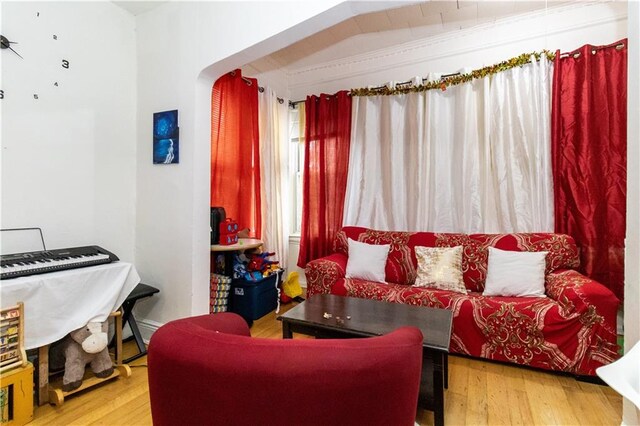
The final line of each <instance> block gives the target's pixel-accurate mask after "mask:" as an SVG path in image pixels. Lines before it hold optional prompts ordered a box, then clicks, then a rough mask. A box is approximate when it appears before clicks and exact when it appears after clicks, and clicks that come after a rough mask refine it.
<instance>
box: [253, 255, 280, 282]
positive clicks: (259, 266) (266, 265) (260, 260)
mask: <svg viewBox="0 0 640 426" xmlns="http://www.w3.org/2000/svg"><path fill="white" fill-rule="evenodd" d="M271 256H275V253H260V254H250V255H249V264H248V265H247V270H248V271H258V272H260V273H261V274H263V275H264V276H265V277H266V276H268V275H271V274H266V275H265V272H267V270H270V269H271V266H272V265H278V262H277V261H273V260H268V259H267V258H268V257H271ZM277 269H280V268H279V267H276V270H277Z"/></svg>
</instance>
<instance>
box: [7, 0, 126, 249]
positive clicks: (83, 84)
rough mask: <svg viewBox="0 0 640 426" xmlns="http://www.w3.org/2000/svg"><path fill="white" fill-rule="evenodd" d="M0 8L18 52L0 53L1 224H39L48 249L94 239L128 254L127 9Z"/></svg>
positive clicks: (81, 5)
mask: <svg viewBox="0 0 640 426" xmlns="http://www.w3.org/2000/svg"><path fill="white" fill-rule="evenodd" d="M0 7H1V9H0V10H1V12H2V34H3V35H5V36H7V37H9V38H10V39H13V40H15V41H17V42H18V43H19V44H16V45H14V48H15V49H16V51H18V52H19V53H20V54H21V55H22V56H23V58H24V59H20V58H19V57H17V56H16V55H14V54H13V53H12V52H10V51H8V50H2V52H1V60H2V83H1V84H0V86H1V87H0V89H2V90H4V99H3V100H1V101H0V107H1V108H2V112H1V116H2V123H1V127H2V130H1V132H2V133H1V134H2V150H0V151H1V153H0V156H1V164H2V171H1V174H2V218H1V226H2V227H3V228H12V227H29V226H36V227H42V228H43V232H44V236H45V241H46V243H47V248H60V247H72V246H80V245H85V244H98V245H100V246H102V247H104V248H106V249H108V250H111V251H113V252H114V253H116V254H117V255H118V256H119V257H120V258H121V259H123V260H128V261H133V246H134V238H135V234H134V218H135V191H136V186H135V179H136V172H135V155H136V144H135V125H136V122H135V118H136V109H135V104H136V100H135V84H136V83H135V32H134V24H135V21H134V19H133V17H132V16H131V15H129V14H128V13H126V12H125V11H124V10H122V9H120V8H118V7H116V6H114V5H113V4H111V3H110V2H102V3H95V2H86V3H70V2H44V3H32V2H2V3H1V6H0ZM38 13H39V14H40V15H39V16H37V14H38ZM54 34H55V35H56V36H57V37H58V39H57V40H54V39H53V35H54ZM62 59H67V60H68V61H69V62H70V67H69V69H63V68H62V66H61V64H62ZM55 82H58V86H57V87H56V86H54V83H55ZM34 94H37V95H38V99H37V100H36V99H34V97H33V95H34Z"/></svg>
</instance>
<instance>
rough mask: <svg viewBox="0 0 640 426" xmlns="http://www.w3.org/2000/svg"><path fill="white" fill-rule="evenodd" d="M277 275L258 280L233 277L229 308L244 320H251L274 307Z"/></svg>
mask: <svg viewBox="0 0 640 426" xmlns="http://www.w3.org/2000/svg"><path fill="white" fill-rule="evenodd" d="M279 275H280V274H273V275H270V276H268V277H266V278H263V279H262V280H259V281H248V280H245V279H242V278H239V279H234V280H233V281H232V283H231V294H230V297H231V300H230V309H229V310H230V311H231V312H235V313H237V314H239V315H241V316H242V317H243V318H244V319H245V320H249V321H253V320H257V319H258V318H261V317H263V316H265V315H266V314H268V313H269V312H271V311H273V310H274V309H276V307H277V306H278V290H277V289H276V284H277V282H278V277H279Z"/></svg>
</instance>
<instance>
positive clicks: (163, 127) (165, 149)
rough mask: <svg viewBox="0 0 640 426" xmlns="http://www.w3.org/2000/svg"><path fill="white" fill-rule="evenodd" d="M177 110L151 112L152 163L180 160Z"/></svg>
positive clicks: (170, 162) (174, 162)
mask: <svg viewBox="0 0 640 426" xmlns="http://www.w3.org/2000/svg"><path fill="white" fill-rule="evenodd" d="M179 134H180V129H179V128H178V110H177V109H174V110H172V111H163V112H156V113H154V114H153V164H177V163H179V162H180V137H179Z"/></svg>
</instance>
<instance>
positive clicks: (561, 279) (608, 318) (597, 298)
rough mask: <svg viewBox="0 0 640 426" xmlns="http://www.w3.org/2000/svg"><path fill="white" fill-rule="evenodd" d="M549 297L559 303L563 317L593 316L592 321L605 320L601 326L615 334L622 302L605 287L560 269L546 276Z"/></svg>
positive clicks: (578, 273)
mask: <svg viewBox="0 0 640 426" xmlns="http://www.w3.org/2000/svg"><path fill="white" fill-rule="evenodd" d="M545 288H546V293H547V296H548V297H550V298H552V299H554V300H555V301H557V302H558V303H559V304H560V305H561V306H562V310H563V314H564V315H570V314H578V315H588V316H592V318H591V319H590V320H591V321H600V318H601V319H602V320H603V323H602V325H603V326H605V327H606V328H608V329H610V331H612V332H613V333H614V334H615V332H616V320H617V313H618V305H619V304H620V301H619V300H618V298H617V297H616V296H615V295H614V294H613V292H612V291H611V290H609V289H608V288H607V287H605V286H604V285H602V284H600V283H599V282H597V281H594V280H592V279H591V278H588V277H586V276H584V275H582V274H581V273H580V272H578V271H575V270H573V269H559V270H557V271H554V272H551V273H549V274H548V275H547V277H546V280H545Z"/></svg>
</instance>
